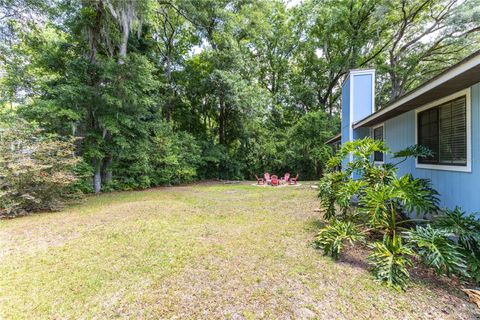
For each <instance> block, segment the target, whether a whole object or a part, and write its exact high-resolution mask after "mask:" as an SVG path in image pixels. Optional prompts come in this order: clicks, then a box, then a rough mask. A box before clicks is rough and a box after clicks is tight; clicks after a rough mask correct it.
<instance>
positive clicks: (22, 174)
mask: <svg viewBox="0 0 480 320" xmlns="http://www.w3.org/2000/svg"><path fill="white" fill-rule="evenodd" d="M74 147H75V145H74V142H73V141H71V140H62V139H59V138H58V137H57V136H55V135H46V134H44V133H43V132H42V131H41V130H40V129H38V128H37V127H35V126H33V125H31V124H29V123H27V122H25V121H21V120H16V121H14V122H13V123H11V124H10V125H3V130H2V131H1V132H0V188H1V189H0V216H10V217H11V216H16V215H20V214H25V213H27V212H32V211H39V210H55V209H58V208H59V207H61V205H62V204H63V202H64V200H65V199H66V198H68V197H69V196H70V195H71V194H72V193H73V192H74V190H72V188H71V187H72V186H73V185H74V183H75V182H77V174H76V173H75V169H76V165H77V164H78V163H79V159H78V158H77V157H75V156H74Z"/></svg>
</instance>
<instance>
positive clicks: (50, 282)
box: [0, 183, 479, 319]
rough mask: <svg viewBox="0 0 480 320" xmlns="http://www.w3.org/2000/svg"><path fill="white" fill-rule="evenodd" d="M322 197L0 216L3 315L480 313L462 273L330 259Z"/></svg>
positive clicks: (307, 191)
mask: <svg viewBox="0 0 480 320" xmlns="http://www.w3.org/2000/svg"><path fill="white" fill-rule="evenodd" d="M317 207H318V200H317V199H316V196H315V190H313V189H311V188H310V187H309V186H308V183H307V184H304V185H303V186H301V187H280V188H271V187H256V186H252V185H250V184H247V183H244V184H227V185H225V184H215V183H202V184H197V185H192V186H180V187H171V188H158V189H151V190H147V191H140V192H122V193H111V194H104V195H101V196H92V197H88V198H87V199H85V200H84V201H82V202H81V203H80V204H77V205H75V206H71V207H69V208H67V209H65V210H63V211H62V212H56V213H42V214H37V215H32V216H28V217H23V218H17V219H13V220H3V221H0V242H1V248H0V250H1V251H0V259H1V260H0V274H1V275H2V276H1V279H0V306H1V313H0V318H2V316H3V318H5V319H11V318H13V319H23V318H29V319H44V318H54V319H59V318H61V319H64V318H67V319H72V318H75V319H78V318H84V319H85V318H86V319H89V318H97V319H98V318H114V317H118V318H153V319H158V318H162V319H164V318H165V319H171V318H174V319H185V318H194V319H199V318H200V319H258V318H265V319H302V318H304V319H307V318H313V319H362V318H368V319H399V318H400V319H473V318H476V317H478V316H479V314H478V313H476V309H475V307H474V306H473V305H472V304H470V303H469V302H468V301H467V300H466V297H465V296H464V295H463V293H461V292H460V291H459V289H458V287H459V286H458V285H457V283H456V282H455V281H453V282H452V281H450V280H447V279H440V280H439V281H431V280H430V281H427V280H425V277H418V276H416V279H414V281H413V284H412V286H411V287H410V288H409V290H408V291H407V292H405V293H397V292H396V291H393V290H391V289H387V288H385V287H382V286H381V285H379V284H377V283H376V282H374V281H373V280H372V278H371V275H370V273H369V272H368V265H366V263H365V259H364V252H361V251H352V250H350V251H347V253H346V254H345V255H344V256H343V257H342V259H341V260H340V262H333V261H331V259H329V258H328V257H323V256H322V255H321V253H320V252H319V251H318V250H315V249H314V248H313V247H312V245H311V243H312V239H313V238H314V235H315V233H316V230H317V229H318V227H319V225H320V223H321V222H320V220H319V218H320V214H319V213H318V212H316V210H315V209H316V208H317ZM427 277H428V275H427ZM422 279H423V280H422Z"/></svg>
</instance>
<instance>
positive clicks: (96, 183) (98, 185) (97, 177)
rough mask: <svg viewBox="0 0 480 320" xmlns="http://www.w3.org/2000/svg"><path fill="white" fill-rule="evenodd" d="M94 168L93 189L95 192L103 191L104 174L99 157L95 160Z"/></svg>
mask: <svg viewBox="0 0 480 320" xmlns="http://www.w3.org/2000/svg"><path fill="white" fill-rule="evenodd" d="M93 168H94V170H95V171H94V174H93V191H94V192H95V193H100V191H102V174H101V170H100V169H101V165H100V160H99V159H94V160H93Z"/></svg>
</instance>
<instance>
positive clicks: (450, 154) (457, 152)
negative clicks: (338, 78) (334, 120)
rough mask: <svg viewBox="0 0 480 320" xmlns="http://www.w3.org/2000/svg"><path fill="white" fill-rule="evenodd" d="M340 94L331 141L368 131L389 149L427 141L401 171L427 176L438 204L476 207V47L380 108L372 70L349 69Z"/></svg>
mask: <svg viewBox="0 0 480 320" xmlns="http://www.w3.org/2000/svg"><path fill="white" fill-rule="evenodd" d="M341 99H342V101H341V106H342V126H341V134H339V135H337V136H335V137H334V138H332V139H331V140H330V141H329V143H331V144H338V143H345V142H347V141H352V140H355V139H360V138H364V137H367V136H370V137H372V138H374V139H378V140H383V141H385V143H386V145H387V146H388V147H389V148H390V149H391V151H393V152H396V151H399V150H402V149H405V148H406V147H408V146H411V145H415V144H419V145H425V146H427V147H428V148H430V149H431V150H432V151H433V153H434V155H433V156H432V157H428V158H423V159H421V158H419V159H409V160H407V161H405V162H403V163H402V164H400V166H399V172H398V173H399V175H404V174H407V173H411V174H412V175H413V176H414V177H418V178H426V179H430V180H431V181H432V183H433V186H434V188H435V189H436V190H437V191H438V192H439V193H440V199H441V206H442V207H448V208H453V207H455V206H460V207H461V208H462V209H463V210H466V211H469V212H480V51H479V52H477V53H475V54H473V55H471V56H469V57H468V58H466V59H464V60H463V61H461V62H459V63H458V64H456V65H454V66H452V67H451V68H449V69H447V70H446V71H444V72H443V73H441V74H439V75H438V76H436V77H435V78H433V79H431V80H429V81H427V82H425V83H424V84H422V85H421V86H419V87H418V88H416V89H415V90H412V91H411V92H409V93H407V94H405V95H404V96H402V97H400V98H398V99H397V100H395V101H393V102H391V103H390V104H388V105H387V106H385V107H383V108H381V109H379V110H378V111H375V110H376V109H377V108H376V106H375V70H372V69H368V70H351V71H350V72H349V74H348V76H347V78H346V80H345V81H344V83H343V86H342V96H341ZM374 161H375V162H377V163H388V162H389V161H390V159H389V158H388V156H387V155H384V154H383V153H378V154H375V155H374Z"/></svg>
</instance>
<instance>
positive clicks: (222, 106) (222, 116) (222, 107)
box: [218, 96, 225, 145]
mask: <svg viewBox="0 0 480 320" xmlns="http://www.w3.org/2000/svg"><path fill="white" fill-rule="evenodd" d="M218 140H219V142H220V144H222V145H225V101H224V100H223V97H222V96H220V115H219V120H218Z"/></svg>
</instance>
